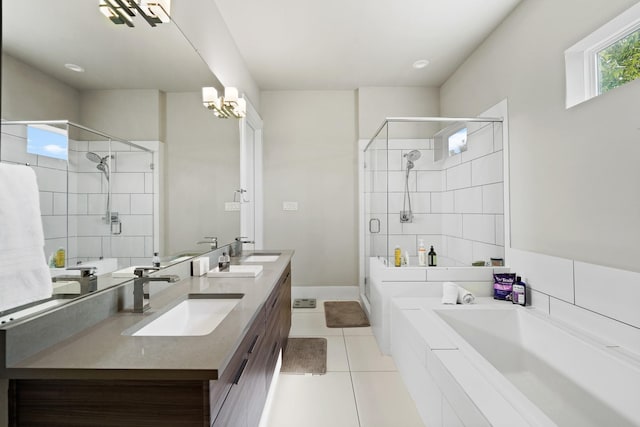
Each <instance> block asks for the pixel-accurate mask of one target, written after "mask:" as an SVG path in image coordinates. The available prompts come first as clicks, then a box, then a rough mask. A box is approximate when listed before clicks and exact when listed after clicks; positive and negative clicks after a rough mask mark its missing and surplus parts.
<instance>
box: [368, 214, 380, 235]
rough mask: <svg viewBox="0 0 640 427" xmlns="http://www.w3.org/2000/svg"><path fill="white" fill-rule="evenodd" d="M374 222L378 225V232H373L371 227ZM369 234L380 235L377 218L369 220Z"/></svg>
mask: <svg viewBox="0 0 640 427" xmlns="http://www.w3.org/2000/svg"><path fill="white" fill-rule="evenodd" d="M374 221H375V222H376V223H377V224H378V231H373V229H372V225H373V224H374ZM369 233H371V234H378V233H380V220H379V219H378V218H371V219H370V220H369Z"/></svg>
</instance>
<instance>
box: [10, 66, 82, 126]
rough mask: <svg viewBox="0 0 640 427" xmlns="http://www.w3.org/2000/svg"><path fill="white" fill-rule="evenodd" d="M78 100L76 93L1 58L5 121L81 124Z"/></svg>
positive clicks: (33, 71)
mask: <svg viewBox="0 0 640 427" xmlns="http://www.w3.org/2000/svg"><path fill="white" fill-rule="evenodd" d="M79 97H80V95H79V92H78V91H77V90H75V89H72V88H71V87H69V86H67V85H65V84H64V83H62V82H60V81H59V80H56V79H54V78H52V77H50V76H48V75H46V74H44V73H42V72H40V71H38V70H36V69H35V68H33V67H31V66H29V65H27V64H25V63H24V62H22V61H19V60H17V59H15V58H14V57H12V56H9V55H7V54H5V53H3V54H2V118H3V119H5V120H70V121H78V120H79V117H80V107H79Z"/></svg>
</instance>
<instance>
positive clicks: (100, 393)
mask: <svg viewBox="0 0 640 427" xmlns="http://www.w3.org/2000/svg"><path fill="white" fill-rule="evenodd" d="M279 253H280V255H279V256H278V257H277V259H276V260H275V261H269V262H263V263H258V262H255V263H252V264H261V265H262V266H263V271H262V272H261V273H260V275H258V276H257V277H255V278H235V277H234V278H224V277H223V278H208V277H206V276H203V277H187V278H186V279H183V280H181V281H180V282H178V283H176V284H173V285H168V286H166V288H165V289H163V290H162V291H161V292H159V293H157V294H156V295H152V297H151V300H150V304H151V309H150V310H148V311H146V312H144V313H133V312H131V311H130V310H128V309H121V310H119V311H117V312H115V313H113V314H111V315H109V316H107V317H106V318H105V319H103V320H101V321H99V322H97V323H95V324H94V325H92V326H89V327H87V328H86V329H84V330H82V331H80V332H79V333H75V334H73V335H71V336H70V337H68V338H66V339H64V340H62V341H60V342H58V343H56V344H54V345H51V346H48V347H46V348H44V349H43V350H40V351H38V352H36V353H35V354H32V355H29V356H28V357H26V358H23V359H20V360H13V359H18V358H16V356H12V355H8V356H7V355H5V363H6V364H5V366H6V367H5V368H4V370H3V377H5V378H9V425H10V426H20V425H30V426H31V425H47V426H55V425H65V426H68V425H83V426H91V425H95V426H97V425H100V426H122V425H135V426H181V425H184V426H187V425H188V426H195V425H201V426H212V425H213V426H257V425H258V423H259V420H260V416H261V414H262V410H263V407H264V404H265V401H266V397H267V392H268V389H269V386H270V384H271V380H272V377H273V375H274V370H275V367H276V364H277V361H278V357H279V354H280V351H281V350H283V349H284V348H285V347H286V344H287V337H288V334H289V329H290V327H291V256H292V255H293V252H292V251H280V252H279ZM242 260H243V258H242V257H241V258H239V262H242ZM151 286H153V285H151ZM131 290H132V285H131V284H125V285H123V286H122V289H121V290H120V291H121V292H124V293H126V294H128V293H129V291H131ZM225 295H228V298H235V299H238V300H239V301H238V302H237V304H234V305H233V308H232V309H231V310H230V311H229V312H228V313H227V314H225V316H224V318H223V319H222V320H221V321H219V325H218V326H217V327H215V328H214V329H213V331H211V332H210V333H207V334H204V335H197V334H191V332H188V333H185V334H184V335H180V334H175V333H174V335H171V336H162V335H161V334H160V335H135V334H136V332H137V331H141V329H142V328H143V327H144V326H146V325H148V324H150V323H151V322H154V321H155V320H157V319H158V318H159V317H161V316H162V315H164V314H165V313H167V312H168V311H169V310H170V309H171V308H173V307H175V306H177V305H178V304H180V302H183V301H185V300H194V299H195V300H198V299H207V298H214V299H220V300H224V299H225V298H226V297H225ZM82 303H83V301H79V302H78V303H75V304H82ZM64 309H66V310H69V309H73V306H70V307H65V308H64ZM76 309H77V307H76ZM19 327H20V325H15V326H13V328H19ZM23 327H25V326H24V325H23ZM26 330H28V329H26ZM2 332H3V333H5V336H4V339H5V343H6V342H7V335H6V333H7V331H6V330H3V331H2ZM9 345H10V343H9V344H7V348H8V346H9Z"/></svg>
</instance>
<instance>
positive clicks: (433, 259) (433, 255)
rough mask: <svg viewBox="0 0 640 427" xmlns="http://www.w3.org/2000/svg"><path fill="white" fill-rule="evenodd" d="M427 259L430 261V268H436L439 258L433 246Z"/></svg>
mask: <svg viewBox="0 0 640 427" xmlns="http://www.w3.org/2000/svg"><path fill="white" fill-rule="evenodd" d="M427 259H428V260H429V267H435V266H437V265H438V257H437V254H436V251H435V250H434V249H433V245H432V246H431V249H430V250H429V253H428V254H427Z"/></svg>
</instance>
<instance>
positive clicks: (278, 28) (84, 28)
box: [1, 0, 520, 91]
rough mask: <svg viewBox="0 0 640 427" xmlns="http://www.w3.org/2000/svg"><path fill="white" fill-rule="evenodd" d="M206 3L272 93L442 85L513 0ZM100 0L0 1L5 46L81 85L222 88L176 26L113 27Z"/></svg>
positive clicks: (139, 24)
mask: <svg viewBox="0 0 640 427" xmlns="http://www.w3.org/2000/svg"><path fill="white" fill-rule="evenodd" d="M185 1H187V0H185ZM211 1H215V3H216V4H217V6H218V8H219V10H220V12H221V14H222V16H223V18H224V19H225V21H226V23H227V26H228V28H229V31H230V33H231V35H232V37H233V38H234V39H235V42H236V44H237V46H238V49H239V51H240V53H241V55H242V56H243V57H244V59H245V62H246V64H247V66H248V68H249V71H250V72H251V74H252V76H253V77H254V78H255V80H256V82H257V83H258V86H259V87H260V89H262V90H276V89H355V88H358V87H366V86H436V87H438V86H440V85H441V84H442V83H443V82H444V81H445V80H446V79H447V78H448V77H449V76H450V75H451V74H452V73H453V72H454V71H455V69H456V68H457V67H458V66H459V65H460V64H461V63H462V62H463V61H464V59H465V58H466V57H467V56H468V54H469V53H470V52H471V51H473V49H474V48H476V47H477V46H478V45H479V44H480V43H481V42H482V40H484V38H485V37H486V36H487V35H488V34H490V33H491V31H492V30H493V29H494V28H495V27H496V26H497V25H498V24H499V23H500V22H501V21H502V20H503V19H504V18H505V17H506V15H507V14H508V13H509V12H510V11H511V10H512V9H513V8H514V7H515V6H516V5H517V3H518V2H519V1H520V0H373V1H372V0H323V1H315V0H313V1H311V0H270V1H264V0H242V1H239V0H211ZM97 4H98V0H2V2H1V5H2V38H3V40H2V42H3V50H5V51H6V52H8V53H9V54H10V55H12V56H15V57H17V58H18V59H21V60H22V61H24V62H27V63H28V64H30V65H32V66H34V67H36V68H38V69H40V70H42V71H44V72H46V73H47V74H50V75H52V76H54V77H56V78H57V79H59V80H61V81H63V82H65V83H66V84H69V85H71V86H72V87H75V88H78V89H112V88H118V89H132V88H134V89H151V88H153V89H161V90H164V91H182V90H198V89H199V88H200V87H202V86H207V85H216V86H218V85H219V83H218V82H217V80H216V79H215V77H214V76H213V75H212V74H211V72H210V70H209V69H208V67H207V66H206V65H205V64H204V62H203V61H202V59H201V58H200V57H199V56H198V54H197V53H196V52H195V50H194V49H193V47H192V46H191V45H190V44H189V42H188V41H187V40H186V39H185V38H184V37H183V35H182V33H180V31H179V29H178V28H177V27H176V26H175V25H160V26H158V27H155V28H151V27H150V26H149V25H148V24H146V22H144V21H142V20H141V19H140V18H136V19H137V23H136V26H135V27H134V28H128V27H126V26H124V25H118V26H116V25H113V24H111V23H110V22H108V21H107V20H106V19H105V18H104V17H103V16H102V15H101V14H100V12H99V10H98V7H97ZM418 59H428V60H429V61H430V62H431V63H430V65H429V66H428V67H426V68H424V69H422V70H415V69H413V68H412V66H411V65H412V64H413V62H414V61H416V60H418ZM69 62H71V63H76V64H78V65H81V66H83V67H84V68H85V69H86V72H85V73H82V74H78V73H74V72H71V71H69V70H67V69H65V68H64V67H63V65H64V64H65V63H69Z"/></svg>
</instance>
